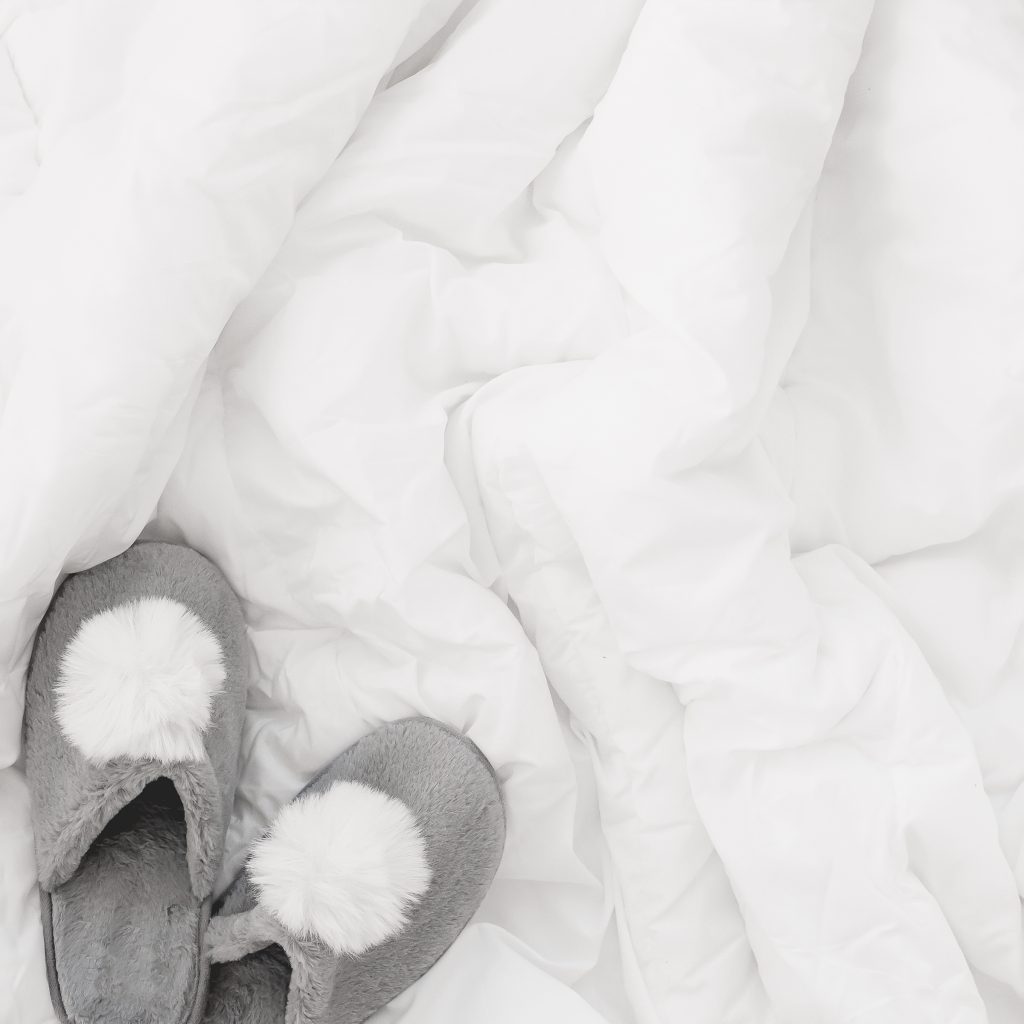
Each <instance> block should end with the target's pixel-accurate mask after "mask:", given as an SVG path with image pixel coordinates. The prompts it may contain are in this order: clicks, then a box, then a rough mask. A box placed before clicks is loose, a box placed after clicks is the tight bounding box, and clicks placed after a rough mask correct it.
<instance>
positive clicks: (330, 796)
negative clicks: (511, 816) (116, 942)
mask: <svg viewBox="0 0 1024 1024" xmlns="http://www.w3.org/2000/svg"><path fill="white" fill-rule="evenodd" d="M504 843H505V815H504V809H503V806H502V799H501V790H500V788H499V785H498V781H497V778H496V777H495V775H494V771H493V769H492V768H491V766H490V764H489V763H488V762H487V761H486V759H485V758H484V756H483V754H481V753H480V751H479V750H478V749H477V747H476V746H475V745H474V744H473V743H472V742H470V741H469V740H468V739H467V738H466V737H464V736H462V735H461V734H460V733H457V732H455V731H454V730H453V729H450V728H448V727H447V726H445V725H442V724H440V723H439V722H434V721H431V720H430V719H426V718H414V719H407V720H405V721H401V722H394V723H392V724H390V725H385V726H383V727H382V728H380V729H378V730H377V731H376V732H373V733H371V734H370V735H369V736H366V737H364V738H363V739H362V740H360V741H359V742H358V743H356V744H355V745H354V746H353V747H350V748H349V749H348V750H347V751H345V752H344V753H343V754H342V755H341V756H340V757H338V758H337V760H335V761H334V762H333V763H332V764H331V765H329V766H328V767H327V768H326V769H325V770H324V771H323V772H321V773H320V775H318V776H317V777H316V778H315V779H314V780H313V781H312V782H310V784H309V785H308V786H307V787H306V788H305V789H304V790H303V791H302V793H300V794H299V796H298V797H297V798H296V799H295V800H294V801H292V803H290V804H288V805H287V806H286V807H285V808H283V809H282V811H281V812H280V813H279V814H278V816H277V818H276V820H275V821H274V823H273V825H272V826H271V828H270V831H269V832H268V833H267V835H266V836H265V837H264V838H263V839H262V840H260V842H258V843H257V844H256V845H255V847H254V848H253V852H252V855H251V856H250V858H249V861H248V863H247V865H246V868H245V871H244V872H243V873H242V875H241V876H240V877H239V879H238V881H237V882H236V883H235V884H234V885H233V886H232V888H231V889H230V890H229V891H228V893H227V895H226V897H225V899H224V901H223V905H222V907H221V908H220V911H219V914H218V916H216V917H214V919H213V921H212V922H211V923H210V928H209V931H208V933H207V943H208V948H209V952H210V958H211V960H212V962H213V967H212V968H211V981H210V998H209V1002H208V1004H207V1009H206V1017H205V1022H206V1024H357V1022H359V1021H363V1020H365V1019H366V1018H367V1017H368V1016H370V1014H372V1013H373V1012H374V1011H376V1010H378V1009H380V1007H382V1006H383V1005H384V1004H385V1003H387V1002H388V1001H389V1000H391V999H393V998H394V997H395V996H396V995H398V993H399V992H401V991H403V990H404V989H406V988H408V986H409V985H411V984H412V983H413V982H414V981H415V980H416V979H417V978H419V977H420V976H421V975H422V974H424V973H425V972H426V971H427V969H428V968H429V967H431V966H432V965H433V964H434V963H436V962H437V960H438V958H439V957H440V956H441V954H442V953H444V951H445V950H446V949H447V948H448V947H449V946H450V945H451V944H452V942H453V941H454V940H455V938H456V936H457V935H458V934H459V932H460V931H462V929H463V928H464V927H465V926H466V924H467V923H468V921H469V919H470V918H471V917H472V915H473V913H474V911H475V910H476V908H477V907H478V906H479V905H480V901H481V900H482V899H483V897H484V894H485V893H486V892H487V889H488V887H489V886H490V884H491V880H492V879H493V877H494V873H495V871H496V870H497V868H498V862H499V861H500V859H501V854H502V850H503V848H504Z"/></svg>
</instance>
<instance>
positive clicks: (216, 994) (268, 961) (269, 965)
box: [203, 945, 292, 1024]
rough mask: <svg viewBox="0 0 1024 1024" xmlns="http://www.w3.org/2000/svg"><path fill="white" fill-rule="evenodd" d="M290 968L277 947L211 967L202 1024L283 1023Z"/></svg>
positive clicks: (283, 954) (290, 974)
mask: <svg viewBox="0 0 1024 1024" xmlns="http://www.w3.org/2000/svg"><path fill="white" fill-rule="evenodd" d="M291 976H292V968H291V964H290V963H289V962H288V957H287V955H286V954H285V951H284V950H283V949H282V948H281V947H280V946H277V945H273V946H267V948H266V949H261V950H259V951H258V952H256V953H251V954H249V956H244V957H242V959H241V960H233V961H231V962H230V963H226V964H214V965H213V966H212V967H211V968H210V995H209V998H208V999H207V1002H206V1014H205V1016H204V1017H203V1024H283V1021H284V1019H285V1017H284V1015H285V1008H286V1006H287V1003H288V985H289V982H290V981H291Z"/></svg>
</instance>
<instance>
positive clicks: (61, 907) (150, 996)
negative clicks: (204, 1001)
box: [52, 779, 203, 1024]
mask: <svg viewBox="0 0 1024 1024" xmlns="http://www.w3.org/2000/svg"><path fill="white" fill-rule="evenodd" d="M185 853H186V836H185V819H184V812H183V810H182V806H181V801H180V799H179V798H178V794H177V792H176V791H175V789H174V786H173V785H172V783H171V782H170V780H168V779H159V780H157V781H156V782H153V783H151V784H150V785H149V786H147V787H146V788H145V789H144V790H143V791H142V793H140V794H139V796H138V797H136V799H135V800H133V801H132V802H131V803H130V804H128V805H127V806H126V807H125V808H124V809H123V810H121V811H120V812H119V813H118V814H117V815H116V816H115V817H114V818H113V819H111V821H110V822H109V824H108V825H107V827H106V828H105V829H104V830H103V832H102V833H101V834H100V836H99V837H98V838H97V840H96V842H95V843H93V845H92V846H91V847H90V849H89V851H88V853H86V855H85V857H83V859H82V863H81V865H80V866H79V868H78V871H77V872H76V873H75V875H74V876H73V877H72V878H71V879H70V880H69V881H67V882H66V883H65V884H64V885H62V886H60V887H59V888H58V889H56V890H55V891H54V893H53V896H52V913H53V944H54V960H55V966H56V975H57V981H58V984H59V986H60V993H61V998H62V1000H63V1003H64V1009H65V1011H66V1012H67V1015H68V1018H69V1019H70V1020H73V1021H75V1022H76V1024H182V1022H184V1021H187V1020H188V1019H189V1016H190V1014H191V1012H192V1008H193V1006H194V1003H195V998H196V987H197V985H198V984H199V977H200V961H199V952H200V948H201V938H202V936H201V934H200V931H201V921H202V912H203V907H202V901H200V900H199V899H197V898H196V896H195V895H194V894H193V892H192V887H191V884H190V881H189V874H188V864H187V861H186V859H185Z"/></svg>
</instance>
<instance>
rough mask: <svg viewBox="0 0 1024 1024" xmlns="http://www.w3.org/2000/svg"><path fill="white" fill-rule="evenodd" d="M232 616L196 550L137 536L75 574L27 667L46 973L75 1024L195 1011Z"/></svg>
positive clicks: (230, 780)
mask: <svg viewBox="0 0 1024 1024" xmlns="http://www.w3.org/2000/svg"><path fill="white" fill-rule="evenodd" d="M245 643H246V641H245V626H244V623H243V620H242V613H241V609H240V607H239V604H238V600H237V598H236V597H235V595H234V593H233V592H232V591H231V588H230V587H229V586H228V584H227V582H226V580H225V579H224V577H223V576H222V575H221V574H220V572H219V571H218V570H217V569H215V568H214V567H213V566H212V565H211V564H210V563H209V562H208V561H207V560H206V559H205V558H203V557H202V556H201V555H200V554H198V553H197V552H195V551H192V550H191V549H189V548H185V547H181V546H178V545H173V544H157V543H140V544H136V545H135V546H134V547H132V548H130V549H129V550H128V551H126V552H125V553H124V554H122V555H119V556H118V557H117V558H113V559H111V560H110V561H109V562H104V563H103V564H102V565H99V566H96V567H95V568H93V569H90V570H88V571H87V572H82V573H78V574H76V575H74V576H70V577H69V578H68V579H67V580H66V581H65V582H64V584H63V585H62V586H61V587H60V589H59V590H58V592H57V594H56V596H55V597H54V599H53V602H52V603H51V605H50V608H49V610H48V611H47V613H46V616H45V617H44V619H43V623H42V626H41V627H40V631H39V634H38V636H37V638H36V646H35V650H34V651H33V655H32V662H31V665H30V668H29V677H28V689H27V694H26V705H25V746H26V770H27V775H28V782H29V789H30V792H31V795H32V805H33V806H32V814H33V824H34V828H35V840H36V859H37V866H38V871H39V885H40V890H41V903H42V917H43V935H44V940H45V945H46V960H47V973H48V976H49V982H50V994H51V997H52V999H53V1005H54V1009H55V1011H56V1013H57V1016H58V1018H59V1019H60V1020H61V1021H62V1022H71V1024H100V1022H103V1024H184V1022H188V1024H193V1022H197V1021H199V1020H201V1019H202V1011H203V1005H204V1003H205V997H206V988H207V984H208V968H207V966H206V960H205V958H204V957H203V955H202V949H203V941H204V935H205V930H206V925H207V922H208V920H209V914H210V900H211V893H212V891H213V886H214V883H215V880H216V876H217V873H218V871H219V870H220V864H221V859H222V854H223V846H224V834H225V830H226V826H227V822H228V818H229V815H230V811H231V804H232V800H233V798H234V789H235V782H236V779H237V773H238V752H239V742H240V737H241V728H242V717H243V714H244V710H245V685H246V662H247V657H246V649H245Z"/></svg>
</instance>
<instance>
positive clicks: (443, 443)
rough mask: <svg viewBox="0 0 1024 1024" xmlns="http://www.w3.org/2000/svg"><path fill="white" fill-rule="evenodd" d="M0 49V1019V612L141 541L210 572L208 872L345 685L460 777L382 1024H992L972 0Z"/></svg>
mask: <svg viewBox="0 0 1024 1024" xmlns="http://www.w3.org/2000/svg"><path fill="white" fill-rule="evenodd" d="M0 33H2V35H0V39H2V43H3V45H2V47H0V765H3V766H5V767H3V769H2V770H0V824H2V826H3V827H2V828H0V1024H49V1022H50V1021H52V1020H53V1017H52V1013H51V1010H50V1007H49V999H48V996H47V993H46V985H45V978H44V973H43V958H42V948H41V936H40V929H39V925H38V905H37V897H36V892H35V888H34V881H33V879H34V868H33V864H32V855H31V844H32V838H31V830H30V825H29V812H28V803H27V796H26V790H25V785H24V780H23V777H22V775H21V773H20V771H19V768H18V766H17V760H18V757H19V732H20V718H21V708H22V690H23V678H24V672H25V667H26V663H27V658H28V653H29V648H30V644H31V639H32V635H33V631H34V629H35V627H36V625H37V623H38V620H39V617H40V616H41V614H42V612H43V610H44V609H45V607H46V605H47V602H48V601H49V598H50V596H51V593H52V590H53V588H54V586H55V584H56V582H57V581H58V579H59V578H60V577H61V574H62V573H64V572H69V571H75V570H77V569H81V568H83V567H86V566H88V565H92V564H95V563H96V562H98V561H101V560H103V559H105V558H107V557H110V556H112V555H114V554H116V553H117V552H118V551H120V550H122V549H123V548H124V547H125V546H127V545H128V544H129V543H131V541H132V540H133V539H134V538H135V537H136V536H138V535H139V533H140V531H143V530H145V533H146V535H148V536H160V537H167V538H173V539H182V540H185V541H187V542H188V543H190V544H192V545H194V546H196V547H198V548H199V549H200V550H202V551H204V552H206V553H207V554H208V555H209V556H210V557H212V558H213V559H214V560H215V561H216V562H217V563H218V564H219V565H220V566H221V568H222V569H223V570H224V571H225V572H226V574H227V575H228V577H229V579H230V580H231V582H232V583H233V585H234V586H235V588H236V590H237V591H238V592H239V593H240V594H241V596H242V598H243V600H244V602H245V608H246V613H247V618H248V622H249V626H250V637H251V641H252V652H253V656H252V666H253V686H252V689H251V692H250V697H249V711H248V717H247V728H246V732H245V738H244V750H243V757H244V772H243V776H242V784H241V788H240V790H239V795H238V800H237V803H236V807H235V812H236V813H235V819H234V821H233V824H232V827H231V831H230V836H229V850H228V861H227V863H226V865H225V869H224V873H223V881H225V882H226V881H227V880H228V879H229V878H230V877H231V875H232V874H233V873H234V871H236V870H237V868H238V866H239V864H240V862H241V859H242V857H243V856H244V851H245V845H246V843H247V841H248V840H250V839H251V838H252V837H253V836H254V835H256V834H257V833H258V832H259V831H260V829H261V828H262V827H263V826H264V825H265V823H266V822H267V821H268V819H269V818H270V816H271V815H272V814H273V813H274V810H275V808H276V807H278V806H279V805H280V803H281V802H282V801H284V800H286V799H287V798H288V797H289V796H290V795H291V794H292V793H293V792H294V791H295V790H296V789H297V788H298V787H299V786H300V785H301V784H302V782H303V781H304V780H305V779H306V778H307V777H308V776H309V775H311V774H312V773H313V772H314V771H315V770H316V769H317V768H318V767H319V766H320V765H321V764H322V763H323V762H324V761H325V760H327V759H328V758H330V757H331V756H333V755H334V754H335V753H337V752H338V751H339V750H341V749H342V748H343V747H344V746H346V745H347V744H348V743H349V742H351V741H352V740H353V739H355V738H356V737H357V736H359V735H360V734H362V733H363V732H365V731H366V730H367V729H369V728H371V727H372V726H373V725H375V724H377V723H379V722H381V721H383V720H387V719H391V718H396V717H400V716H402V715H407V714H410V713H425V714H430V715H434V716H437V717H439V718H442V719H444V720H446V721H449V722H451V723H453V724H454V725H456V726H457V727H459V728H461V729H465V730H466V731H467V732H468V733H469V734H470V735H471V736H472V737H473V738H474V739H475V740H476V741H477V742H478V743H479V744H480V745H481V747H482V748H483V749H484V750H485V751H486V753H487V754H488V755H489V756H490V758H491V759H492V761H493V762H494V763H495V765H496V766H497V768H498V770H499V772H500V774H501V776H502V778H503V779H504V780H505V785H506V789H507V795H508V803H509V813H510V832H509V843H508V849H507V854H506V857H505V860H504V862H503V865H502V868H501V871H500V874H499V878H498V881H497V882H496V884H495V886H494V889H493V891H492V893H491V894H490V895H489V897H488V899H487V901H486V903H485V905H484V907H483V909H482V911H481V913H480V915H479V918H478V920H477V921H476V922H475V923H474V924H473V925H471V926H470V928H469V929H467V931H466V932H465V934H464V935H463V936H462V938H460V940H459V941H458V943H457V944H456V946H455V947H454V948H453V950H452V951H451V953H450V954H449V955H448V956H446V957H445V958H444V959H443V960H442V962H441V963H440V964H439V965H438V966H437V968H435V970H433V971H432V972H431V973H430V974H428V976H427V977H426V978H425V979H424V980H423V981H422V982H421V983H420V984H419V985H417V986H415V987H414V988H413V989H412V990H410V991H409V992H407V993H406V994H404V995H403V996H402V997H401V998H400V999H399V1000H397V1001H396V1002H395V1003H394V1004H393V1005H392V1006H391V1007H389V1008H388V1009H387V1010H385V1011H384V1012H383V1013H382V1014H381V1018H382V1019H383V1020H386V1021H395V1022H397V1021H402V1022H403V1024H440V1022H442V1021H444V1022H446V1024H449V1022H451V1021H460V1022H461V1021H466V1022H473V1021H478V1020H487V1021H489V1022H494V1021H509V1022H512V1021H516V1022H518V1021H521V1020H523V1019H527V1018H529V1019H531V1020H535V1021H551V1022H559V1024H562V1022H566V1024H601V1022H607V1024H675V1022H678V1021H686V1022H688V1024H769V1022H779V1024H846V1022H851V1024H852V1022H854V1021H856V1022H858V1024H861V1022H865V1021H870V1022H872V1024H889V1022H893V1024H896V1022H898V1024H918V1022H920V1024H934V1022H936V1021H942V1022H949V1024H981V1022H985V1021H990V1022H992V1024H1009V1022H1011V1021H1019V1020H1021V1019H1022V1016H1024V931H1022V917H1021V900H1020V893H1021V891H1022V887H1024V795H1022V794H1024V788H1022V782H1024V678H1022V673H1024V651H1022V647H1021V643H1020V642H1019V640H1020V637H1021V635H1022V628H1021V627H1022V622H1024V525H1022V523H1024V191H1022V190H1021V188H1020V183H1021V181H1024V9H1022V8H1021V6H1020V4H1019V3H1018V2H1017V0H970V2H968V0H886V2H884V3H883V2H879V3H878V4H874V5H873V4H872V3H871V2H869V0H773V2H771V3H766V2H761V0H735V2H723V0H646V2H645V3H642V2H641V0H628V2H627V0H614V2H613V0H476V2H472V0H469V2H463V3H458V0H388V2H387V3H377V4H367V3H363V2H359V0H305V2H303V3H301V4H296V3H292V2H287V0H245V2H242V0H217V2H209V0H202V2H200V0H176V2H174V3H169V2H162V0H141V2H140V0H91V2H89V3H82V4H76V3H70V2H50V3H47V2H42V3H40V2H31V0H29V2H19V3H8V5H7V6H4V7H0ZM215 345H216V347H214V346H215Z"/></svg>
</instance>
